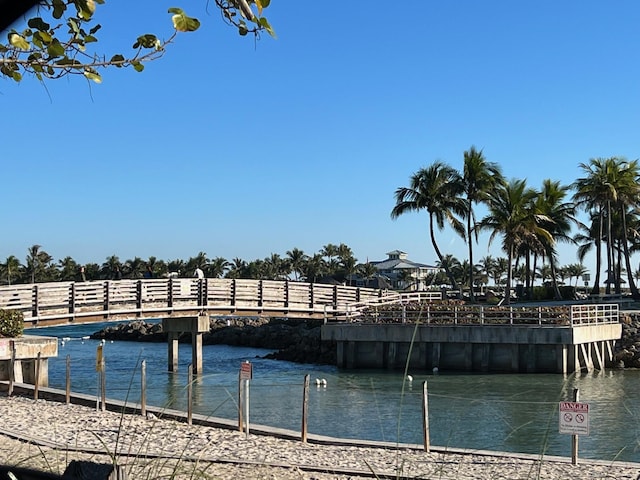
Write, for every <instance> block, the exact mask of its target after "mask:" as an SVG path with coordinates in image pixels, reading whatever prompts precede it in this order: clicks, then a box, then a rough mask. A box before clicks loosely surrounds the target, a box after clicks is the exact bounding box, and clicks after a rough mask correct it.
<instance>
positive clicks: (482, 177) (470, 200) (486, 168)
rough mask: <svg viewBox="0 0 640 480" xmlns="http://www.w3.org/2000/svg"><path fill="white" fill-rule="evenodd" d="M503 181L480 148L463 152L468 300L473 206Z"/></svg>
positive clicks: (471, 280)
mask: <svg viewBox="0 0 640 480" xmlns="http://www.w3.org/2000/svg"><path fill="white" fill-rule="evenodd" d="M501 182H504V179H503V177H502V171H501V169H500V166H499V165H498V164H497V163H493V162H488V161H487V160H486V158H485V157H484V155H483V153H482V150H476V148H475V147H474V146H472V147H471V148H470V149H469V150H467V151H466V152H464V166H463V169H462V186H463V190H464V194H465V196H466V201H467V203H466V207H467V212H466V214H465V218H466V220H467V232H466V235H467V243H468V248H469V262H468V268H469V272H468V280H469V300H470V301H472V302H473V301H474V295H473V286H474V266H475V265H474V263H473V242H474V239H475V241H476V243H477V241H478V234H477V231H475V229H476V228H475V227H476V223H477V222H476V216H475V212H474V210H473V206H474V205H476V204H478V203H483V202H484V201H485V198H486V195H487V193H488V192H489V191H491V190H492V189H493V188H495V186H496V185H497V184H498V183H501Z"/></svg>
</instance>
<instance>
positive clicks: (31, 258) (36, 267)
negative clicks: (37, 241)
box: [27, 245, 53, 283]
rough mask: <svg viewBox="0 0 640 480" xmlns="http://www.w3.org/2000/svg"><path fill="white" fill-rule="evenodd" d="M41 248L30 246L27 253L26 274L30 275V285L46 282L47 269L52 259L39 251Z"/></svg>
mask: <svg viewBox="0 0 640 480" xmlns="http://www.w3.org/2000/svg"><path fill="white" fill-rule="evenodd" d="M41 248H42V247H41V246H40V245H32V246H31V247H29V249H28V251H27V252H28V253H27V272H28V273H29V274H30V275H31V283H36V280H40V281H43V280H48V278H46V274H47V269H48V267H49V266H50V264H51V262H52V261H53V257H52V256H51V255H49V254H48V253H47V252H45V251H44V250H40V249H41Z"/></svg>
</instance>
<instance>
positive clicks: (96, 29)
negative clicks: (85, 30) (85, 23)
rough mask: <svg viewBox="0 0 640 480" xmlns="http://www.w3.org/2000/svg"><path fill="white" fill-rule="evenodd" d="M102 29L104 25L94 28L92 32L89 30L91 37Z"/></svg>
mask: <svg viewBox="0 0 640 480" xmlns="http://www.w3.org/2000/svg"><path fill="white" fill-rule="evenodd" d="M101 28H102V25H100V24H97V25H96V26H94V27H93V28H92V29H91V30H89V35H93V34H94V33H96V32H97V31H98V30H100V29H101Z"/></svg>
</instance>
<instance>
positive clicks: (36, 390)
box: [33, 352, 42, 400]
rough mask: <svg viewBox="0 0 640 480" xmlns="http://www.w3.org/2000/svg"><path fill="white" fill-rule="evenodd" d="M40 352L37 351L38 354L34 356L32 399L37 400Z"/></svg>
mask: <svg viewBox="0 0 640 480" xmlns="http://www.w3.org/2000/svg"><path fill="white" fill-rule="evenodd" d="M41 360H42V358H41V353H40V352H38V356H37V357H36V368H35V377H36V378H35V379H34V382H33V384H34V385H33V399H34V400H38V391H39V390H40V361H41Z"/></svg>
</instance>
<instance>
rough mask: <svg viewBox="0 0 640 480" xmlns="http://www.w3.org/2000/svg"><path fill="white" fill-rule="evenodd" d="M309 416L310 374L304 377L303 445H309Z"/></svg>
mask: <svg viewBox="0 0 640 480" xmlns="http://www.w3.org/2000/svg"><path fill="white" fill-rule="evenodd" d="M308 415H309V374H308V373H307V374H306V375H305V376H304V387H303V390H302V432H301V433H302V443H307V417H308Z"/></svg>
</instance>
